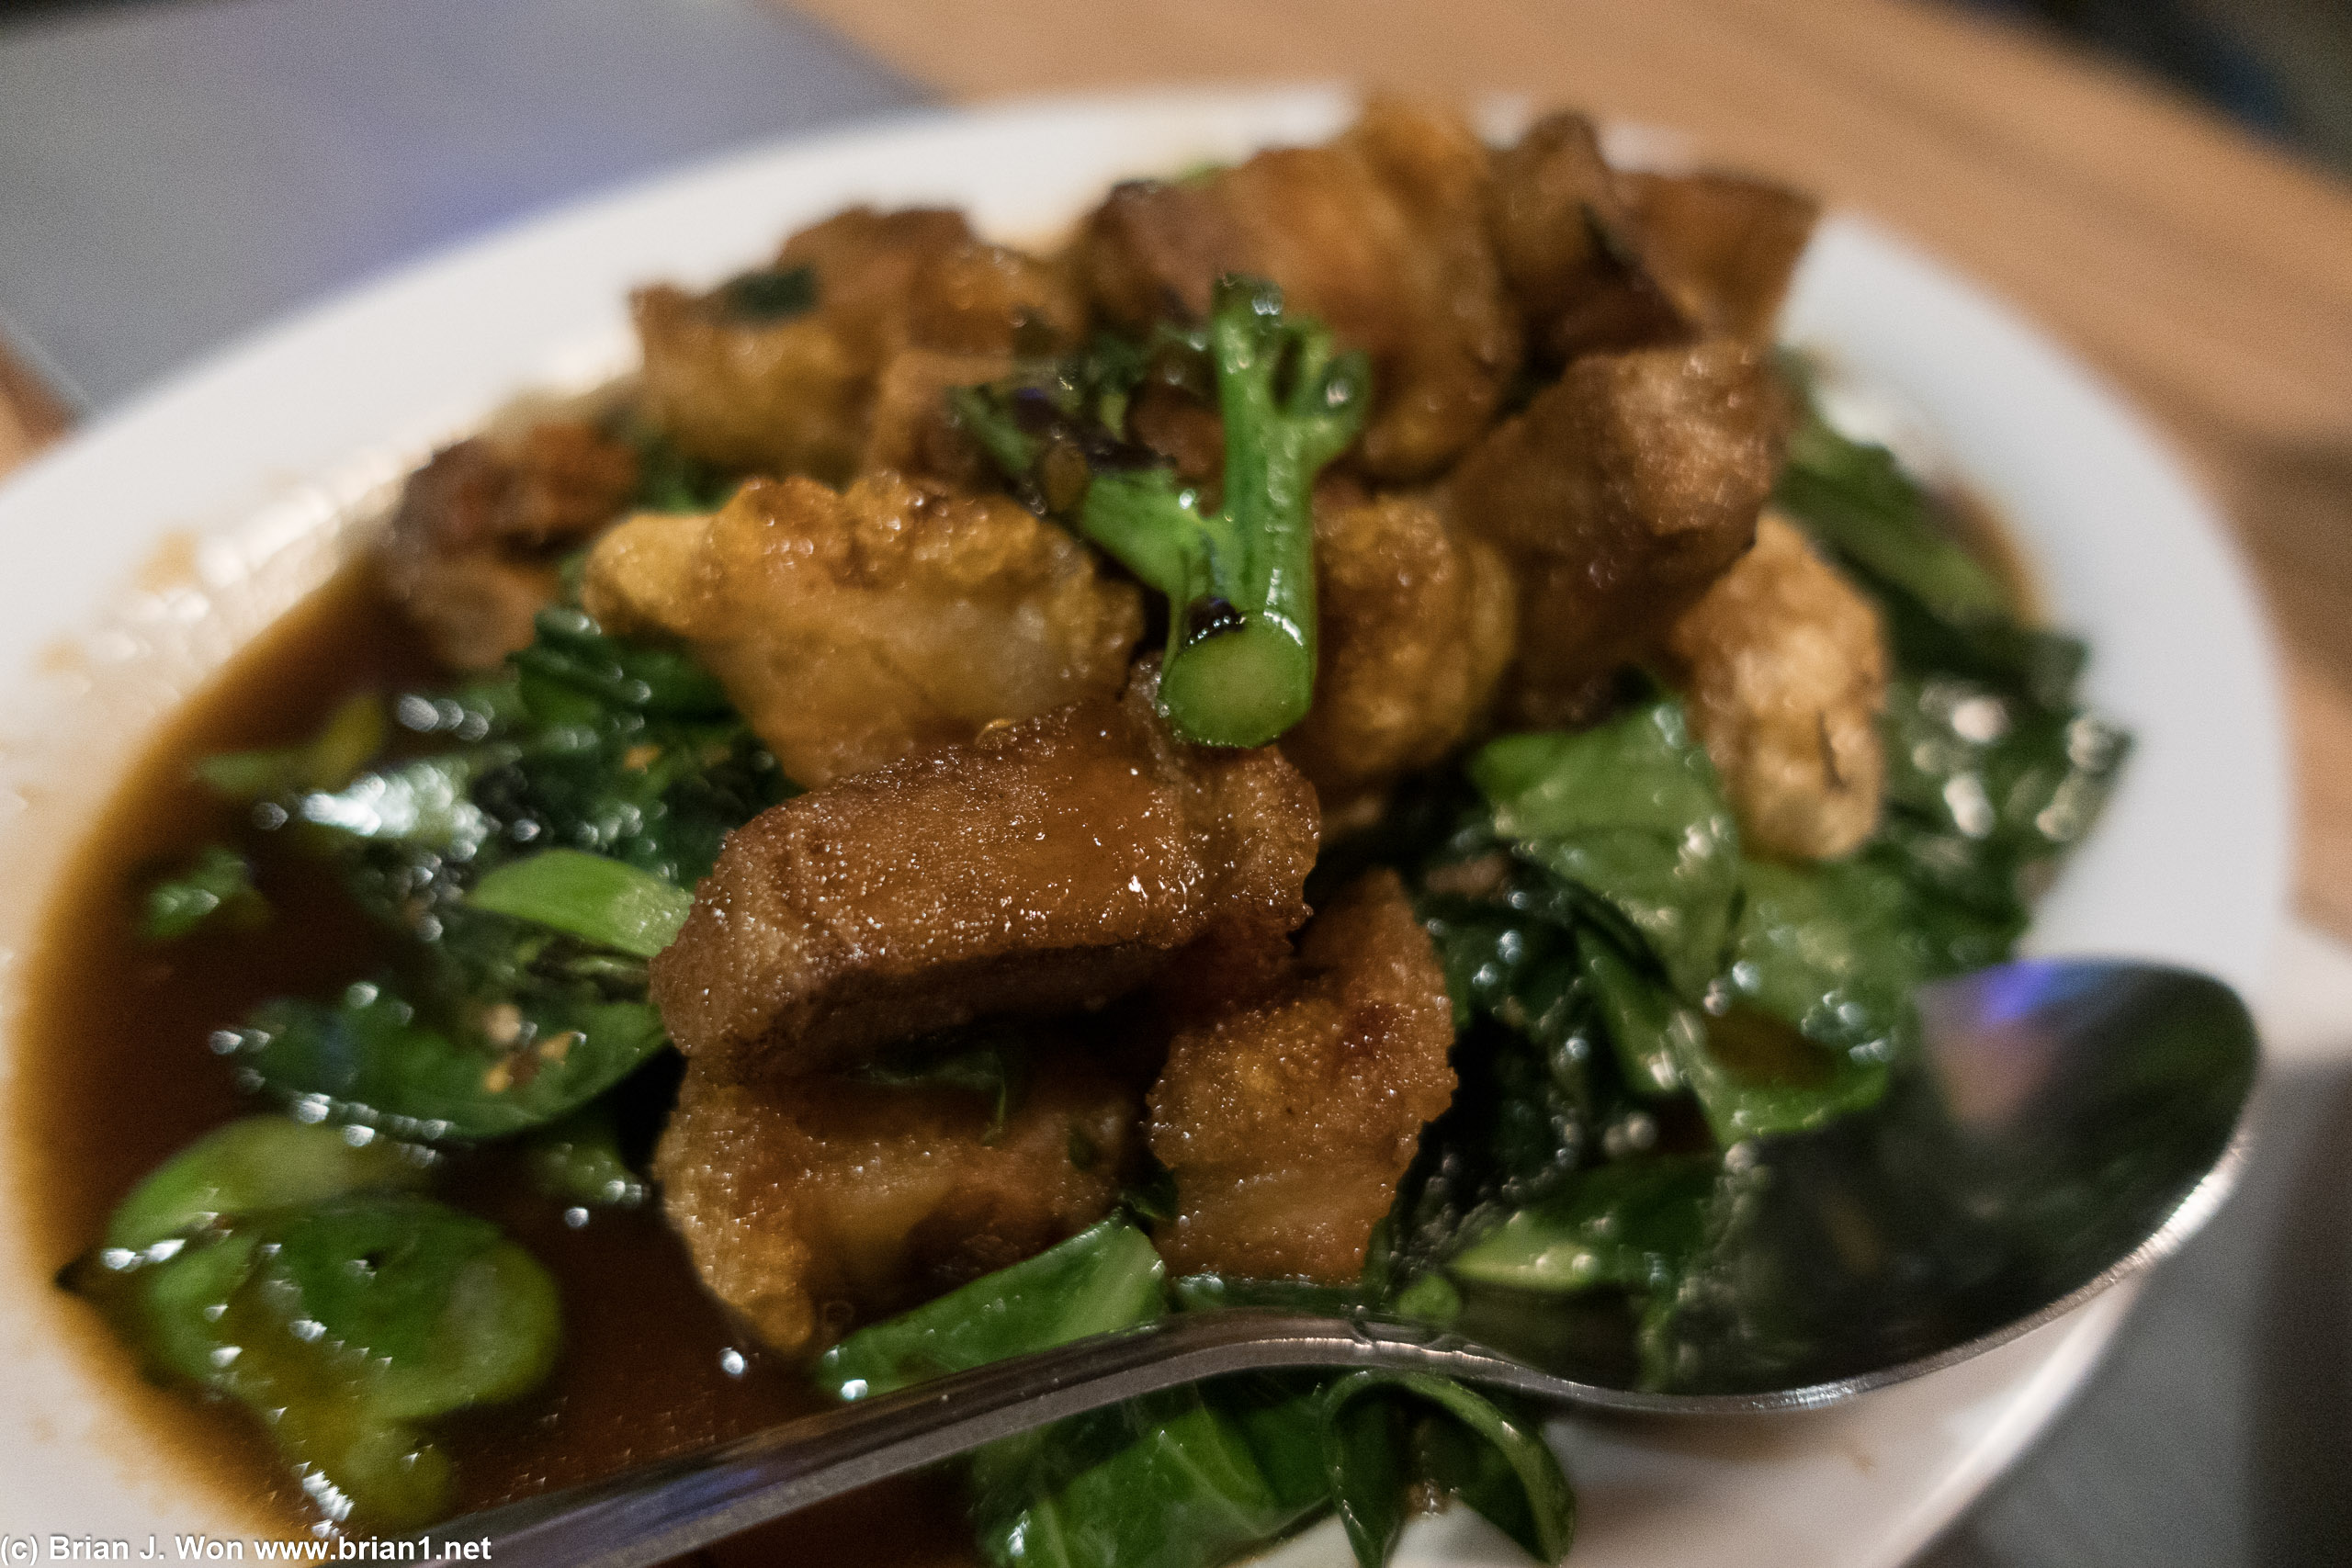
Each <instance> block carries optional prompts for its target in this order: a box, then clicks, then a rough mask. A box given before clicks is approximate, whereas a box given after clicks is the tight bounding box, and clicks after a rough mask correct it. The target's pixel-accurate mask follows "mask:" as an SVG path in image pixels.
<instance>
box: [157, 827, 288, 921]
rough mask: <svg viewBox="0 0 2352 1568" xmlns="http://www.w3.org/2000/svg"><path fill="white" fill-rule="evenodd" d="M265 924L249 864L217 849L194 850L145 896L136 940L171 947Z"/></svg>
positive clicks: (263, 903)
mask: <svg viewBox="0 0 2352 1568" xmlns="http://www.w3.org/2000/svg"><path fill="white" fill-rule="evenodd" d="M268 923H269V900H268V899H266V898H265V897H262V895H261V890H260V889H259V888H257V887H255V886H254V868H253V863H252V862H251V861H248V860H247V859H245V857H244V856H243V855H241V854H239V853H238V852H236V851H234V850H232V849H230V848H228V847H226V846H225V845H221V844H214V845H212V846H210V847H209V848H208V849H204V850H200V851H198V853H197V857H196V859H195V861H194V862H192V863H190V864H189V865H188V866H187V868H186V869H184V870H183V871H181V872H180V874H178V875H176V876H171V877H166V878H165V879H164V880H163V881H161V882H158V883H157V884H155V886H153V887H151V888H149V889H148V890H147V903H146V908H145V909H144V910H143V912H142V914H141V919H140V922H139V931H140V934H141V935H142V936H144V937H145V938H146V939H147V940H148V941H149V942H177V941H179V940H180V939H181V938H182V937H189V936H194V935H196V934H197V933H198V931H253V930H254V929H255V928H257V927H260V926H264V925H266V924H268Z"/></svg>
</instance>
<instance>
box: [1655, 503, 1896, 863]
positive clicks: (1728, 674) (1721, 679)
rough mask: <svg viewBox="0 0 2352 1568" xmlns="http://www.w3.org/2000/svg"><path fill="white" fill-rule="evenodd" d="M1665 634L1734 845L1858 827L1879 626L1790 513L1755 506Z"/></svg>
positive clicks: (1875, 785)
mask: <svg viewBox="0 0 2352 1568" xmlns="http://www.w3.org/2000/svg"><path fill="white" fill-rule="evenodd" d="M1668 648H1669V649H1670V651H1671V652H1672V654H1673V656H1674V659H1675V660H1676V661H1677V662H1679V664H1680V665H1681V667H1682V671H1683V672H1684V674H1685V676H1686V679H1687V682H1688V687H1689V692H1690V698H1691V724H1692V726H1693V728H1696V729H1697V731H1698V734H1699V738H1700V739H1701V740H1702V741H1703V742H1704V743H1705V745H1706V748H1707V754H1708V755H1709V756H1710V757H1712V758H1713V759H1714V763H1715V767H1716V770H1717V771H1718V772H1720V773H1722V774H1723V779H1724V790H1725V792H1726V793H1727V794H1728V795H1730V797H1731V803H1732V809H1733V812H1734V813H1735V814H1736V816H1737V818H1738V819H1739V829H1740V837H1741V841H1742V843H1743V845H1744V846H1745V847H1747V848H1748V849H1750V850H1752V851H1754V852H1758V853H1760V854H1766V855H1772V856H1777V857H1779V858H1781V859H1783V860H1827V859H1832V858H1834V857H1836V856H1838V855H1842V854H1846V853H1848V852H1850V851H1852V850H1854V849H1856V848H1858V847H1859V846H1860V844H1861V842H1862V840H1865V839H1867V838H1869V837H1870V836H1871V830H1872V829H1874V828H1876V827H1877V825H1878V812H1879V798H1880V795H1881V793H1882V792H1883V789H1884V786H1885V783H1886V756H1885V752H1884V751H1883V749H1882V746H1881V742H1880V739H1879V729H1878V716H1879V714H1880V712H1881V711H1882V710H1883V708H1884V707H1885V705H1886V672H1887V660H1886V638H1885V635H1884V631H1883V628H1882V627H1881V626H1880V624H1879V615H1878V610H1877V608H1876V607H1875V606H1873V605H1872V604H1871V602H1870V601H1869V600H1868V599H1865V598H1864V597H1863V596H1862V595H1861V593H1860V592H1859V591H1857V590H1856V589H1855V587H1854V586H1853V584H1852V583H1850V582H1849V581H1846V579H1845V578H1844V577H1842V576H1840V575H1839V574H1838V570H1837V569H1836V568H1834V567H1832V566H1831V565H1830V564H1829V563H1828V562H1826V561H1825V560H1823V559H1822V558H1820V557H1819V556H1818V555H1816V554H1815V553H1814V550H1813V547H1811V546H1810V545H1808V544H1807V543H1806V542H1805V538H1804V535H1803V534H1801V533H1799V532H1798V531H1797V529H1796V528H1795V526H1794V525H1792V524H1790V523H1788V522H1787V521H1786V520H1784V519H1782V518H1781V517H1779V516H1776V515H1774V514H1773V513H1769V512H1768V513H1765V514H1764V516H1763V518H1762V520H1761V521H1760V522H1758V525H1757V527H1756V547H1755V548H1754V549H1752V550H1750V551H1748V553H1747V555H1746V556H1744V557H1743V558H1741V559H1740V561H1739V564H1738V565H1736V566H1735V567H1733V568H1732V569H1731V570H1729V571H1727V572H1725V573H1724V575H1723V577H1722V578H1721V579H1719V580H1718V581H1716V583H1715V585H1714V586H1713V588H1710V589H1709V590H1707V592H1706V596H1705V597H1704V598H1702V599H1701V600H1700V601H1699V602H1698V603H1697V604H1694V605H1692V606H1691V608H1690V609H1689V610H1688V611H1687V612H1685V613H1684V615H1683V616H1682V618H1681V619H1680V620H1679V621H1677V622H1676V623H1675V624H1674V630H1673V633H1672V634H1671V636H1670V637H1668Z"/></svg>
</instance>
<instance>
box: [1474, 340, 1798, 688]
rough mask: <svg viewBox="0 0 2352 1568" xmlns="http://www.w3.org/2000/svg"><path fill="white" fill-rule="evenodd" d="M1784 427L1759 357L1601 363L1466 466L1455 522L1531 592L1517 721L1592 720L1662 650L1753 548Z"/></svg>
mask: <svg viewBox="0 0 2352 1568" xmlns="http://www.w3.org/2000/svg"><path fill="white" fill-rule="evenodd" d="M1786 423H1787V408H1786V400H1785V397H1784V395H1783V393H1782V391H1781V387H1780V385H1779V383H1778V382H1777V381H1776V380H1775V379H1774V378H1773V377H1772V375H1771V372H1770V368H1769V367H1768V366H1767V364H1766V362H1765V360H1764V357H1763V355H1762V354H1761V352H1760V351H1758V350H1757V349H1755V348H1753V347H1750V346H1748V345H1747V344H1739V343H1733V342H1729V341H1724V340H1718V341H1715V342H1711V343H1704V344H1698V345H1696V346H1694V347H1689V348H1654V349H1641V350H1636V351H1634V352H1633V353H1629V354H1597V355H1586V356H1585V357H1584V358H1581V359H1578V360H1577V361H1575V362H1574V363H1573V364H1571V365H1570V366H1569V367H1567V369H1566V372H1564V373H1563V374H1562V376H1561V378H1560V379H1559V380H1558V381H1557V382H1555V384H1554V385H1552V386H1551V387H1549V388H1547V389H1544V391H1543V392H1542V393H1540V394H1538V395H1537V397H1536V399H1535V400H1534V401H1533V402H1532V403H1530V404H1529V405H1528V407H1527V409H1526V411H1525V412H1523V413H1521V414H1519V415H1518V416H1516V417H1515V418H1512V419H1510V420H1509V421H1507V422H1505V423H1503V424H1501V425H1499V426H1498V427H1497V428H1496V429H1495V431H1494V432H1493V434H1490V435H1488V436H1487V438H1486V439H1485V440H1484V441H1482V442H1481V443H1479V445H1478V446H1477V447H1476V449H1475V450H1474V451H1473V452H1472V453H1471V454H1470V456H1469V457H1465V458H1464V459H1463V462H1462V466H1461V468H1458V469H1456V470H1455V472H1454V474H1453V479H1452V483H1451V493H1452V499H1453V507H1454V509H1455V515H1456V516H1457V517H1458V519H1459V520H1460V522H1461V523H1462V525H1464V527H1466V528H1467V529H1468V530H1469V531H1470V532H1471V533H1472V534H1473V535H1474V536H1477V537H1480V538H1483V539H1486V540H1487V541H1488V542H1489V543H1491V544H1493V545H1494V546H1495V547H1497V548H1498V549H1499V550H1501V551H1502V553H1503V555H1504V556H1505V558H1507V559H1508V560H1509V561H1510V566H1511V568H1512V570H1513V572H1514V574H1515V575H1516V577H1517V579H1518V581H1519V647H1518V650H1517V658H1516V661H1515V663H1514V665H1513V667H1512V671H1511V673H1510V676H1509V678H1508V679H1507V681H1506V689H1505V699H1504V701H1505V705H1506V711H1507V712H1508V714H1509V716H1510V717H1511V718H1512V719H1514V720H1515V721H1517V722H1519V723H1521V724H1523V725H1527V726H1532V727H1542V726H1546V725H1553V724H1559V723H1565V722H1571V721H1573V720H1576V719H1577V718H1580V717H1583V716H1587V715H1589V713H1590V711H1591V709H1592V707H1593V705H1595V704H1596V703H1597V702H1598V701H1600V699H1601V698H1602V697H1603V696H1604V695H1605V694H1606V691H1607V689H1608V686H1609V683H1610V681H1611V677H1612V676H1613V674H1614V673H1615V671H1617V670H1618V669H1620V668H1621V667H1622V666H1623V665H1624V664H1625V663H1626V662H1628V661H1629V660H1636V659H1641V658H1645V657H1647V656H1649V655H1650V654H1651V653H1653V652H1655V651H1656V650H1657V648H1658V647H1659V645H1660V644H1661V643H1662V642H1663V641H1664V638H1665V636H1666V632H1667V628H1668V626H1672V625H1673V624H1674V621H1675V620H1676V618H1677V617H1678V616H1679V615H1681V614H1682V612H1683V611H1684V610H1686V609H1688V608H1689V607H1690V606H1691V604H1694V603H1695V602H1697V600H1698V598H1699V595H1700V594H1702V593H1703V592H1706V590H1707V588H1708V585H1709V584H1711V583H1713V581H1715V579H1716V578H1718V577H1720V576H1722V575H1723V573H1724V571H1725V570H1727V569H1728V568H1729V567H1730V566H1731V564H1732V562H1734V561H1736V560H1737V559H1738V558H1740V556H1741V555H1742V554H1743V553H1745V552H1746V550H1747V547H1748V545H1749V543H1750V542H1751V541H1752V540H1753V539H1754V538H1755V534H1756V514H1757V513H1758V510H1759V509H1760V508H1761V507H1762V505H1763V502H1764V498H1765V496H1766V495H1767V494H1769V493H1770V491H1771V488H1772V482H1773V480H1774V479H1775V478H1776V477H1777V476H1778V475H1779V472H1780V468H1781V450H1782V446H1783V443H1784V440H1785V435H1786V429H1785V427H1786Z"/></svg>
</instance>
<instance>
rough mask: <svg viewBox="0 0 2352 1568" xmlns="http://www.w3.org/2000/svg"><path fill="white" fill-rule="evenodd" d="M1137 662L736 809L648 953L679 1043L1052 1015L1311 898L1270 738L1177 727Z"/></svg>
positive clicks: (1310, 808) (902, 1033)
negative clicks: (1070, 694) (683, 905)
mask: <svg viewBox="0 0 2352 1568" xmlns="http://www.w3.org/2000/svg"><path fill="white" fill-rule="evenodd" d="M1317 837H1318V824H1317V812H1316V803H1315V791H1314V789H1313V788H1312V787H1311V786H1310V785H1309V784H1307V783H1306V780H1305V779H1303V778H1301V777H1300V776H1299V774H1298V773H1297V771H1296V770H1295V769H1294V768H1293V767H1292V766H1291V765H1290V764H1289V763H1288V762H1286V761H1283V759H1282V756H1281V754H1280V753H1279V752H1277V751H1275V750H1272V748H1266V749H1263V750H1256V751H1219V750H1208V749H1197V748H1192V747H1187V746H1184V745H1182V743H1180V742H1178V741H1177V740H1175V739H1173V738H1172V737H1170V734H1169V733H1168V731H1167V728H1166V727H1165V726H1164V725H1163V724H1162V723H1161V721H1160V719H1159V716H1158V714H1157V713H1156V712H1155V711H1154V709H1153V705H1152V694H1151V693H1150V691H1149V690H1148V682H1142V681H1139V682H1136V684H1135V685H1134V686H1132V687H1131V688H1130V689H1129V691H1128V693H1127V694H1126V696H1125V698H1124V699H1122V700H1120V701H1117V702H1109V701H1097V702H1090V703H1080V704H1077V705H1072V706H1070V707H1067V708H1060V709H1057V710H1056V711H1054V712H1052V713H1049V714H1046V715H1043V716H1039V717H1036V718H1033V719H1027V720H1024V721H1023V722H1022V723H1019V724H1008V725H1002V726H997V727H993V728H989V729H988V730H986V731H984V732H983V733H982V734H981V735H980V736H979V738H978V739H976V740H973V741H970V742H968V743H966V744H962V745H955V746H944V747H940V748H938V749H936V750H929V751H923V752H920V753H917V754H916V755H914V756H911V757H909V758H907V759H905V760H904V761H898V762H893V763H891V764H890V765H889V766H888V767H883V768H877V769H875V770H874V771H873V772H871V773H858V774H855V775H854V776H852V777H850V778H845V779H841V780H838V781H837V782H835V783H833V784H829V785H827V786H826V787H824V788H822V789H820V790H816V791H813V792H812V793H810V794H808V795H801V796H799V797H797V799H793V800H789V801H786V803H785V804H784V805H782V806H779V807H775V808H773V809H772V810H769V811H766V812H763V814H761V815H760V816H759V817H756V818H753V819H752V821H751V822H750V823H749V824H748V825H746V826H745V827H743V828H741V829H737V830H736V831H735V833H734V834H733V835H732V836H731V837H729V840H727V847H726V849H725V850H724V851H723V852H721V853H720V855H719V857H718V866H717V868H716V869H715V870H713V872H712V873H711V874H710V875H709V876H708V877H707V878H706V879H705V880H704V882H703V884H702V886H700V887H699V888H698V889H696V891H695V903H694V909H693V912H692V913H691V914H689V915H688V916H687V918H686V923H685V927H684V930H683V931H681V932H680V933H679V935H678V940H677V941H676V942H674V943H673V944H672V945H671V946H670V947H669V948H668V949H667V950H666V951H665V952H663V953H662V955H661V956H660V957H658V958H656V959H655V960H654V961H653V998H654V1000H655V1002H656V1003H657V1004H659V1006H660V1007H661V1010H662V1020H663V1021H664V1022H665V1023H666V1024H668V1026H669V1030H670V1034H671V1037H672V1038H673V1040H675V1041H676V1042H677V1043H678V1046H679V1048H680V1049H681V1050H683V1051H684V1052H685V1053H686V1054H687V1055H689V1056H691V1057H693V1058H694V1059H695V1062H696V1064H697V1065H698V1066H702V1067H704V1068H706V1069H715V1070H718V1071H719V1072H722V1073H724V1074H726V1075H727V1076H729V1077H751V1076H757V1075H760V1074H790V1073H809V1072H816V1071H820V1070H823V1069H824V1068H826V1067H828V1066H833V1065H835V1064H837V1063H840V1062H843V1061H848V1060H852V1059H854V1058H856V1057H859V1056H860V1055H865V1054H869V1053H871V1052H872V1051H874V1050H875V1049H876V1048H877V1047H879V1046H883V1045H887V1044H888V1043H891V1042H894V1041H900V1040H910V1039H914V1038H917V1037H919V1036H922V1035H925V1034H929V1033H933V1032H936V1031H939V1030H942V1029H948V1028H952V1027H955V1026H956V1025H958V1024H961V1023H964V1022H966V1021H968V1020H971V1019H973V1018H977V1017H980V1016H982V1015H986V1014H994V1013H1006V1014H1025V1015H1028V1016H1032V1017H1042V1016H1050V1015H1052V1014H1056V1013H1062V1012H1068V1011H1071V1010H1076V1009H1080V1008H1088V1007H1093V1006H1097V1005H1100V1004H1102V1003H1103V1002H1106V1001H1108V1000H1110V999H1111V998H1115V997H1118V996H1120V995H1122V994H1123V993H1125V992H1127V991H1130V990H1132V989H1134V988H1135V987H1136V986H1138V985H1140V984H1142V983H1143V982H1144V981H1146V980H1148V979H1149V978H1150V977H1151V976H1153V975H1154V974H1155V973H1157V972H1158V971H1159V969H1160V968H1161V967H1162V966H1163V965H1164V964H1167V962H1168V961H1169V959H1170V955H1171V954H1173V953H1176V952H1177V951H1178V950H1179V949H1181V948H1182V947H1184V946H1186V945H1187V944H1188V943H1191V942H1194V941H1195V940H1196V939H1198V938H1200V937H1202V936H1204V934H1206V933H1208V932H1210V931H1212V930H1213V929H1214V930H1218V931H1225V932H1227V933H1232V932H1237V931H1238V932H1240V933H1244V935H1245V936H1247V937H1249V938H1250V939H1251V940H1254V941H1256V942H1260V943H1271V942H1279V941H1280V940H1281V938H1282V937H1283V935H1284V934H1285V933H1287V932H1289V931H1293V930H1295V929H1296V928H1297V926H1298V925H1299V923H1300V922H1301V921H1302V920H1304V919H1306V905H1305V904H1304V903H1303V902H1302V901H1301V897H1300V889H1301V887H1302V886H1304V884H1305V882H1306V873H1307V871H1308V869H1309V868H1310V867H1312V866H1313V864H1314V863H1315V852H1316V847H1317Z"/></svg>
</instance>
